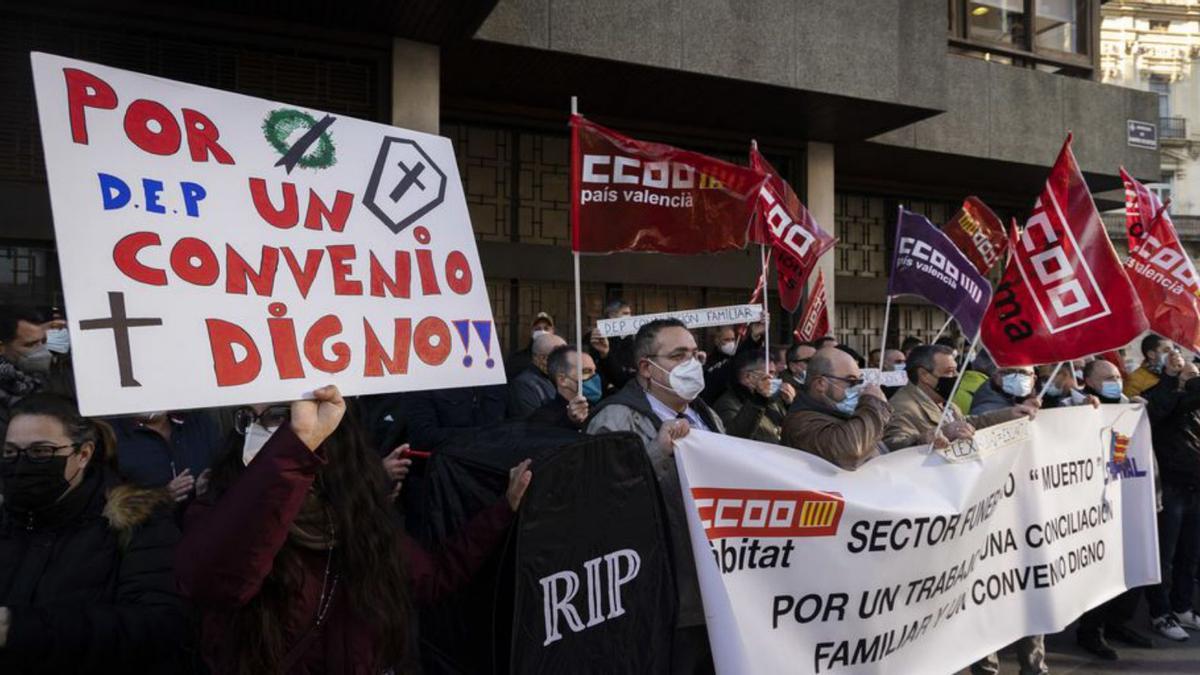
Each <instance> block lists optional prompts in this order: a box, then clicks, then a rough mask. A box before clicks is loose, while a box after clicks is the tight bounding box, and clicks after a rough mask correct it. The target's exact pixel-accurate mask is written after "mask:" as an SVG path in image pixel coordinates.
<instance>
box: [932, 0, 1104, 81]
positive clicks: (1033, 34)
mask: <svg viewBox="0 0 1200 675" xmlns="http://www.w3.org/2000/svg"><path fill="white" fill-rule="evenodd" d="M948 2H949V10H950V11H949V16H950V45H951V48H952V50H953V51H955V52H957V53H961V54H965V55H968V56H975V57H979V58H983V59H986V60H988V61H1000V62H1003V63H1011V64H1012V65H1016V66H1021V67H1025V68H1037V69H1040V70H1045V71H1049V72H1059V73H1063V74H1066V75H1079V76H1086V77H1090V76H1091V74H1092V71H1093V69H1094V67H1095V66H1094V64H1093V62H1092V58H1091V56H1092V51H1093V49H1092V45H1091V44H1090V42H1091V40H1090V36H1091V34H1092V30H1093V28H1094V26H1093V25H1092V24H1093V20H1098V19H1099V17H1098V16H1096V14H1095V12H1094V11H1093V9H1092V7H1093V4H1094V3H1093V1H1092V0H948Z"/></svg>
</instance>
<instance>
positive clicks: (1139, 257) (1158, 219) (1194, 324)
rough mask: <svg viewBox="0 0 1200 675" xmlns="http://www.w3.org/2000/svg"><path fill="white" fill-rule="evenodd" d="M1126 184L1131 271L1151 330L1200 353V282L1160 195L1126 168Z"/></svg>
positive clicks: (1123, 176) (1128, 269)
mask: <svg viewBox="0 0 1200 675" xmlns="http://www.w3.org/2000/svg"><path fill="white" fill-rule="evenodd" d="M1121 180H1122V181H1123V182H1124V183H1125V231H1126V234H1127V235H1128V237H1129V257H1127V258H1126V259H1125V272H1126V274H1128V275H1129V280H1130V281H1131V282H1132V283H1133V287H1134V288H1135V289H1136V290H1137V294H1138V297H1139V298H1141V300H1142V308H1143V309H1144V310H1145V311H1146V319H1147V321H1149V322H1150V330H1152V331H1154V332H1155V333H1158V334H1159V335H1161V336H1163V337H1165V338H1169V339H1171V340H1173V341H1175V342H1177V343H1178V344H1180V345H1182V346H1183V347H1185V348H1186V349H1190V350H1191V351H1192V352H1200V283H1198V280H1197V277H1196V267H1195V266H1194V265H1193V264H1192V259H1191V257H1190V256H1188V254H1187V251H1185V250H1184V249H1183V246H1182V245H1181V244H1180V243H1179V235H1178V234H1177V233H1176V232H1175V225H1174V224H1172V223H1171V217H1170V216H1169V215H1167V208H1166V206H1164V205H1163V204H1162V202H1160V201H1159V199H1158V195H1156V194H1154V193H1153V192H1151V191H1150V190H1147V189H1146V186H1145V185H1142V184H1141V183H1139V182H1137V181H1136V180H1134V179H1133V177H1132V176H1130V175H1129V174H1128V173H1126V172H1125V169H1121Z"/></svg>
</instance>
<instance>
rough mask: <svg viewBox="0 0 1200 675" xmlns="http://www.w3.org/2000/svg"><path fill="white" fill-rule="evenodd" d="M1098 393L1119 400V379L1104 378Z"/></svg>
mask: <svg viewBox="0 0 1200 675" xmlns="http://www.w3.org/2000/svg"><path fill="white" fill-rule="evenodd" d="M1100 395H1101V396H1103V397H1104V398H1108V399H1113V400H1120V398H1121V382H1120V381H1119V380H1106V381H1105V382H1104V383H1103V384H1101V385H1100Z"/></svg>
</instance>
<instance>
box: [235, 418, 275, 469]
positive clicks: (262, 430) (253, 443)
mask: <svg viewBox="0 0 1200 675" xmlns="http://www.w3.org/2000/svg"><path fill="white" fill-rule="evenodd" d="M278 429H279V427H264V426H263V425H261V424H259V423H258V422H255V423H254V424H251V425H250V428H249V429H247V430H246V436H245V439H244V440H243V441H242V464H245V465H246V466H250V461H251V460H253V459H254V456H255V455H257V454H258V451H259V450H262V449H263V446H264V445H266V444H267V441H269V440H271V436H272V435H274V433H275V431H276V430H278Z"/></svg>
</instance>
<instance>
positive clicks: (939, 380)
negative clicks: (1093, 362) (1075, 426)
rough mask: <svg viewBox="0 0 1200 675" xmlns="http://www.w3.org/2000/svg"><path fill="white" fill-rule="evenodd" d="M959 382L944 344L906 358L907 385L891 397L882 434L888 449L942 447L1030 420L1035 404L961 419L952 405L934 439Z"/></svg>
mask: <svg viewBox="0 0 1200 675" xmlns="http://www.w3.org/2000/svg"><path fill="white" fill-rule="evenodd" d="M957 379H958V366H957V364H955V362H954V350H953V349H951V348H949V347H946V346H943V345H921V346H920V347H917V348H915V349H913V350H912V352H910V353H909V355H908V384H907V385H905V386H904V387H903V388H902V389H901V390H900V391H898V392H896V395H895V396H893V397H892V400H891V404H892V418H891V421H889V422H888V424H887V428H886V429H884V432H883V442H884V443H885V444H887V447H888V448H889V449H891V450H900V449H901V448H908V447H912V446H914V445H928V444H932V445H934V446H935V447H944V446H945V445H946V444H947V443H948V442H950V441H956V440H958V439H960V438H971V437H972V436H973V435H974V434H975V430H976V429H982V428H984V427H990V426H992V425H995V424H1001V423H1004V422H1008V421H1010V420H1014V419H1016V418H1018V417H1020V416H1021V415H1028V416H1029V417H1030V418H1033V417H1034V416H1035V415H1036V414H1037V409H1038V406H1037V404H1036V403H1023V404H1021V405H1017V406H1013V407H1011V408H1005V409H1003V410H996V411H993V412H988V413H983V414H981V415H971V416H969V417H968V416H964V415H963V413H962V411H961V410H959V409H958V406H956V405H954V403H950V404H949V410H947V412H946V422H945V423H944V424H942V428H941V431H940V432H939V433H938V437H937V438H934V430H935V429H937V426H938V420H940V419H941V417H942V410H943V409H945V408H946V400H947V399H948V398H949V396H950V395H951V393H953V390H954V382H955V380H957Z"/></svg>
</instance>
